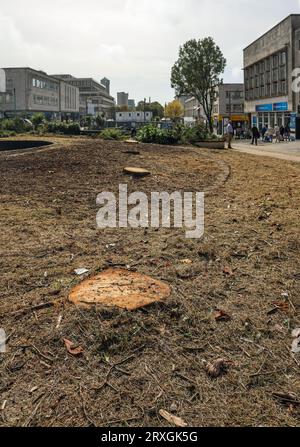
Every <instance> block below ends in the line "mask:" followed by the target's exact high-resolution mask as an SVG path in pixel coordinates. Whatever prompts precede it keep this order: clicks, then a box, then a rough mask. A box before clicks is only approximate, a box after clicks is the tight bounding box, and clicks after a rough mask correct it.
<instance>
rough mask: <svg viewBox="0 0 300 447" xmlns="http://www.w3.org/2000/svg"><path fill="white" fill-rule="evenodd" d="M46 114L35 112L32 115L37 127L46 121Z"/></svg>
mask: <svg viewBox="0 0 300 447" xmlns="http://www.w3.org/2000/svg"><path fill="white" fill-rule="evenodd" d="M44 119H45V116H44V114H43V113H34V114H33V115H32V117H31V122H32V124H33V125H34V128H35V129H37V128H38V127H39V126H40V125H41V124H42V123H43V121H44Z"/></svg>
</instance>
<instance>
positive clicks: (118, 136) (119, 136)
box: [99, 128, 125, 140]
mask: <svg viewBox="0 0 300 447" xmlns="http://www.w3.org/2000/svg"><path fill="white" fill-rule="evenodd" d="M99 137H100V138H102V139H103V140H123V139H124V138H125V134H124V132H122V131H121V130H120V129H115V128H111V129H105V130H102V132H100V134H99Z"/></svg>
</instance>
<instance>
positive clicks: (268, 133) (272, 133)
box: [226, 121, 291, 149]
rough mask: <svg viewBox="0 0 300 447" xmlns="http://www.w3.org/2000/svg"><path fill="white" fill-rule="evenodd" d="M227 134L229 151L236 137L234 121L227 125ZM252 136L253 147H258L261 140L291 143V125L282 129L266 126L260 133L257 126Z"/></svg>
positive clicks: (252, 131)
mask: <svg viewBox="0 0 300 447" xmlns="http://www.w3.org/2000/svg"><path fill="white" fill-rule="evenodd" d="M226 134H227V142H228V149H231V143H232V140H233V137H234V128H233V125H232V121H229V122H228V124H227V129H226ZM251 136H252V142H251V144H252V145H254V144H255V145H256V146H257V144H258V140H259V139H260V138H261V140H262V141H263V142H265V143H273V141H275V143H280V142H281V141H291V129H290V126H289V124H287V125H286V126H281V127H279V126H278V125H277V124H275V127H274V128H273V127H268V126H264V127H263V128H262V130H261V132H260V131H259V130H258V127H257V126H253V127H252V129H251Z"/></svg>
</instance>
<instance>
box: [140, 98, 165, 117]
mask: <svg viewBox="0 0 300 447" xmlns="http://www.w3.org/2000/svg"><path fill="white" fill-rule="evenodd" d="M136 110H137V111H138V112H143V111H144V110H145V112H152V113H153V118H154V119H156V118H159V119H161V118H163V116H164V108H163V106H162V105H161V104H160V103H159V102H158V101H154V102H151V103H149V102H144V101H140V102H139V103H138V105H137V107H136Z"/></svg>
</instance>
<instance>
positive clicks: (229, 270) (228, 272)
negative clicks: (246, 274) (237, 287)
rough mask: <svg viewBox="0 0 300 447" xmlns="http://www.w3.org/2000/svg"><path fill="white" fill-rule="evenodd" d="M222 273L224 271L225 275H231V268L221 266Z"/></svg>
mask: <svg viewBox="0 0 300 447" xmlns="http://www.w3.org/2000/svg"><path fill="white" fill-rule="evenodd" d="M223 273H224V274H225V275H228V276H232V275H233V271H232V269H231V268H230V267H228V266H226V267H224V268H223Z"/></svg>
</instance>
